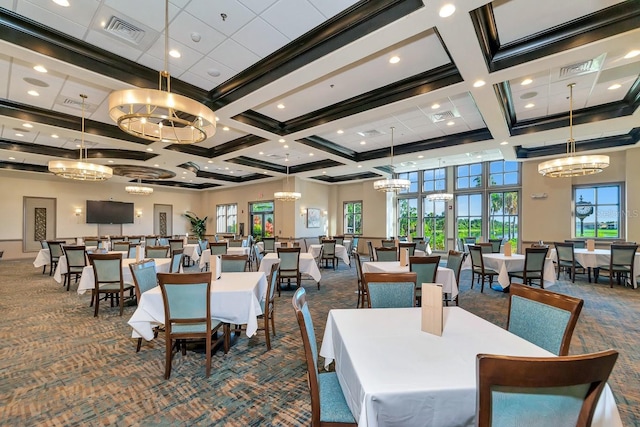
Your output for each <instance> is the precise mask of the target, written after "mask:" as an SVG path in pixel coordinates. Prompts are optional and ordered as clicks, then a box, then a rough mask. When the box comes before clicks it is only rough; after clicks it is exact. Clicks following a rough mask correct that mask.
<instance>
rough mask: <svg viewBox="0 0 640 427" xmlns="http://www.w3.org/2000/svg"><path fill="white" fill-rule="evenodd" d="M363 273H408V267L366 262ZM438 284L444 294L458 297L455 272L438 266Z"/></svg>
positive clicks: (387, 262) (393, 262)
mask: <svg viewBox="0 0 640 427" xmlns="http://www.w3.org/2000/svg"><path fill="white" fill-rule="evenodd" d="M362 272H363V273H408V272H409V266H408V265H400V261H365V262H363V263H362ZM436 283H438V284H441V285H442V292H443V293H445V294H451V298H452V299H453V298H455V297H456V296H457V295H458V283H457V281H456V274H455V272H454V271H453V270H452V269H450V268H446V267H440V266H438V271H437V272H436Z"/></svg>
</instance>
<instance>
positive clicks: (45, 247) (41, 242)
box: [40, 240, 49, 249]
mask: <svg viewBox="0 0 640 427" xmlns="http://www.w3.org/2000/svg"><path fill="white" fill-rule="evenodd" d="M40 248H41V249H49V245H47V241H46V240H40Z"/></svg>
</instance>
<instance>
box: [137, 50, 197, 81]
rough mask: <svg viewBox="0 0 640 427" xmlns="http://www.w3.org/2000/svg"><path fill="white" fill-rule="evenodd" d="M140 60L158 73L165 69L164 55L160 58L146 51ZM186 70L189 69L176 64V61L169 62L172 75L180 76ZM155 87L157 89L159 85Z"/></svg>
mask: <svg viewBox="0 0 640 427" xmlns="http://www.w3.org/2000/svg"><path fill="white" fill-rule="evenodd" d="M138 62H139V63H140V64H142V65H144V66H147V67H149V68H151V69H152V70H156V71H158V73H159V72H160V71H162V70H164V58H162V57H160V58H158V57H155V56H151V55H148V54H146V53H145V54H144V55H142V57H140V59H139V60H138ZM185 71H187V70H186V69H184V68H181V67H180V66H178V65H176V63H175V62H171V61H170V62H169V73H170V74H171V76H173V77H179V76H180V75H181V74H182V73H184V72H185ZM154 89H157V87H155V86H154Z"/></svg>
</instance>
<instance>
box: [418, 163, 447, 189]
mask: <svg viewBox="0 0 640 427" xmlns="http://www.w3.org/2000/svg"><path fill="white" fill-rule="evenodd" d="M446 183H447V181H446V173H445V169H444V168H439V169H430V170H426V171H424V172H423V173H422V191H424V192H425V193H433V192H436V191H444V189H445V188H446Z"/></svg>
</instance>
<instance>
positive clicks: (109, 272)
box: [88, 253, 123, 289]
mask: <svg viewBox="0 0 640 427" xmlns="http://www.w3.org/2000/svg"><path fill="white" fill-rule="evenodd" d="M88 257H89V262H90V263H91V265H92V266H93V277H94V280H95V289H100V285H101V284H113V283H119V284H120V288H122V286H123V281H122V254H121V253H111V254H95V253H94V254H88Z"/></svg>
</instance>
